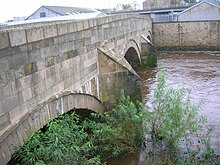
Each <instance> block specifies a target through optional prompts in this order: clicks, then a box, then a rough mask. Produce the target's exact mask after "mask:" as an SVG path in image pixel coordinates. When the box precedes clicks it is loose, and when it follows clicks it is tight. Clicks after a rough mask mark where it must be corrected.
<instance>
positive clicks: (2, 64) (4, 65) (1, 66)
mask: <svg viewBox="0 0 220 165" xmlns="http://www.w3.org/2000/svg"><path fill="white" fill-rule="evenodd" d="M6 70H9V63H8V60H7V59H6V58H1V61H0V73H1V72H4V71H6Z"/></svg>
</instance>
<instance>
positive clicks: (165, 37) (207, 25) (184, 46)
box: [153, 21, 220, 51]
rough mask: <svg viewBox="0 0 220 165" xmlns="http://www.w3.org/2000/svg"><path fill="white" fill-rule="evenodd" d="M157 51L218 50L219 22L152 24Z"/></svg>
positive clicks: (219, 44)
mask: <svg viewBox="0 0 220 165" xmlns="http://www.w3.org/2000/svg"><path fill="white" fill-rule="evenodd" d="M153 36H154V44H155V46H156V48H157V49H158V50H199V51H200V50H213V51H216V50H218V51H219V50H220V21H194V22H174V23H154V24H153Z"/></svg>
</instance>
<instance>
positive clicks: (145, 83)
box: [107, 52, 220, 165]
mask: <svg viewBox="0 0 220 165" xmlns="http://www.w3.org/2000/svg"><path fill="white" fill-rule="evenodd" d="M161 67H163V68H164V71H165V77H166V82H167V84H168V85H169V86H172V87H174V88H176V87H186V88H188V89H190V90H191V98H192V101H193V102H194V103H196V104H201V103H202V104H201V111H200V113H201V114H202V115H207V117H208V125H215V130H214V132H213V133H212V134H211V146H212V147H213V148H214V150H215V152H216V153H217V154H220V52H193V53H192V52H185V53H174V52H160V53H159V54H158V67H157V68H153V69H146V68H144V69H140V70H139V71H138V74H139V75H140V77H141V81H142V98H143V103H144V104H145V105H147V98H148V96H149V95H150V94H152V89H153V88H154V87H155V84H156V77H157V73H158V70H159V68H161ZM144 159H145V155H144V152H140V153H136V154H131V155H129V156H127V157H125V158H122V157H119V158H114V159H111V160H109V161H108V163H107V164H108V165H142V164H145V163H144V162H145V160H144Z"/></svg>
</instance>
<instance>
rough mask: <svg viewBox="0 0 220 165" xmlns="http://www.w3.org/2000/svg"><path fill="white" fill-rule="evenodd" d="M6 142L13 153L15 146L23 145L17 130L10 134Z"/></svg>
mask: <svg viewBox="0 0 220 165" xmlns="http://www.w3.org/2000/svg"><path fill="white" fill-rule="evenodd" d="M6 142H7V146H8V148H9V150H10V152H11V153H14V147H15V146H20V145H21V144H20V141H19V139H18V135H17V133H16V131H13V132H11V133H10V134H9V135H8V137H7V139H6Z"/></svg>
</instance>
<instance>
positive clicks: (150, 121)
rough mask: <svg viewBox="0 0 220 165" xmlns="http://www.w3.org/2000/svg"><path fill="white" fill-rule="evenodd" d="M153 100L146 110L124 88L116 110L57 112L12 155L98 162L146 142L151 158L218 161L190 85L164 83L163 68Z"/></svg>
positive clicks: (32, 160)
mask: <svg viewBox="0 0 220 165" xmlns="http://www.w3.org/2000/svg"><path fill="white" fill-rule="evenodd" d="M149 102H150V103H151V105H152V107H151V108H149V109H148V110H145V109H144V107H143V104H142V103H140V102H139V101H134V100H133V99H131V98H130V97H129V96H125V94H124V92H123V91H122V92H121V94H120V98H119V103H118V106H117V107H116V108H115V109H113V110H112V111H109V112H106V113H104V114H95V113H92V114H91V115H90V116H89V117H88V118H85V119H84V120H81V119H80V117H79V116H78V115H76V114H75V113H72V114H66V115H64V116H59V117H58V118H57V119H55V120H53V121H50V122H49V123H48V125H47V126H46V131H44V132H42V131H40V130H39V131H37V132H35V133H34V134H33V135H32V136H31V137H30V138H29V140H28V141H27V142H26V143H25V144H24V145H23V146H22V147H19V148H17V149H16V153H15V154H14V156H13V157H14V159H15V160H16V161H17V162H18V163H19V164H41V165H44V164H51V165H53V164H54V165H55V164H56V165H57V164H74V163H76V162H77V164H89V165H91V164H94V165H96V164H97V165H98V164H105V162H104V161H103V160H105V159H106V158H109V157H117V156H119V155H120V154H125V153H126V154H129V153H134V152H136V151H138V150H139V149H140V148H141V146H142V144H143V143H145V144H146V147H147V149H146V150H148V153H147V154H148V156H147V157H148V158H149V159H147V161H148V163H147V164H150V163H152V164H171V165H172V164H189V165H190V164H201V163H202V164H218V162H219V161H220V160H219V157H218V156H217V155H215V154H214V151H213V149H212V148H211V147H210V144H209V142H210V133H211V132H212V128H208V129H207V130H205V129H203V125H204V124H205V123H206V118H205V117H204V116H200V115H199V106H196V105H194V104H193V103H192V102H191V101H190V96H189V93H188V90H186V89H184V88H181V89H173V88H169V87H168V86H166V82H165V75H164V73H163V71H161V72H160V73H159V76H158V83H157V85H156V87H155V89H154V91H153V96H152V97H151V98H149ZM158 144H163V145H164V144H165V145H166V148H169V150H168V152H166V154H165V156H161V155H160V150H157V149H155V148H156V147H157V146H159V145H158ZM181 147H183V148H186V154H185V155H183V154H182V155H181V154H180V153H181V152H180V151H179V150H180V149H181Z"/></svg>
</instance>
